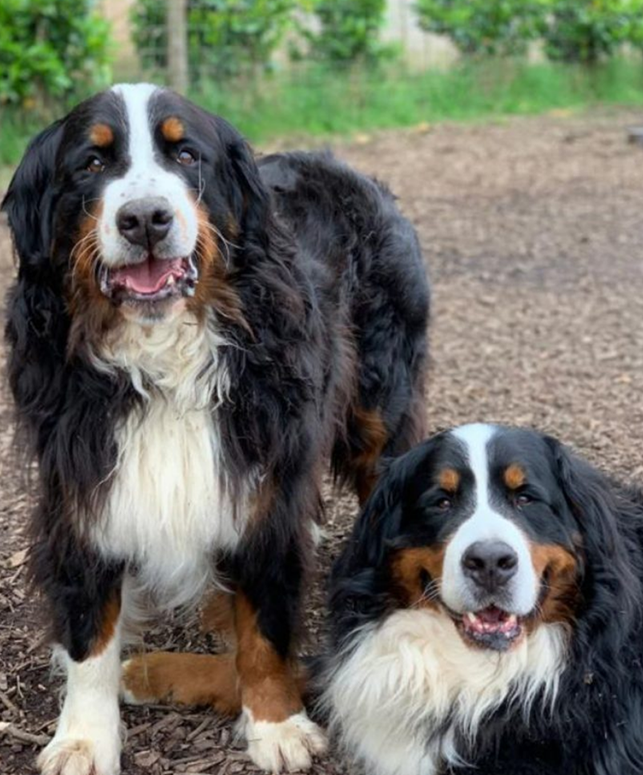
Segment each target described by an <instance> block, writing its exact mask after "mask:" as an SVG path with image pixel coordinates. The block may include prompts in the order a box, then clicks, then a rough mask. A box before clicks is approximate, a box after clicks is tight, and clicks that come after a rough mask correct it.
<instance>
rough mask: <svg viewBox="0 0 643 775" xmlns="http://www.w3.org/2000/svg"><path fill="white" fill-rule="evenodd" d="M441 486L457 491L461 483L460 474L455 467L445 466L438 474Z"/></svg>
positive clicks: (448, 490) (447, 489)
mask: <svg viewBox="0 0 643 775" xmlns="http://www.w3.org/2000/svg"><path fill="white" fill-rule="evenodd" d="M438 482H439V484H440V487H441V488H442V489H443V490H446V491H447V492H456V490H457V489H458V486H459V484H460V474H459V473H458V472H457V471H456V470H455V469H454V468H443V469H442V471H440V473H439V474H438Z"/></svg>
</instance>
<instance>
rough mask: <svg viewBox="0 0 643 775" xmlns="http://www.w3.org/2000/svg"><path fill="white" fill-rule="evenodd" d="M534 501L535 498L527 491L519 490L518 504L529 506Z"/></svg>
mask: <svg viewBox="0 0 643 775" xmlns="http://www.w3.org/2000/svg"><path fill="white" fill-rule="evenodd" d="M532 502H533V498H532V497H531V495H528V494H527V493H526V492H519V493H518V495H516V506H518V507H520V506H527V505H528V504H530V503H532Z"/></svg>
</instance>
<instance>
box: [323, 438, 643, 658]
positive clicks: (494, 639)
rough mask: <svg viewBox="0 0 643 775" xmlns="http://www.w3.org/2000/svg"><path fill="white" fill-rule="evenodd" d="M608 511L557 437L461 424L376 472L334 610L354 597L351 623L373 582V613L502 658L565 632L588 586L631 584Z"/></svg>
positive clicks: (608, 498)
mask: <svg viewBox="0 0 643 775" xmlns="http://www.w3.org/2000/svg"><path fill="white" fill-rule="evenodd" d="M616 511H617V508H616V506H615V504H614V502H613V494H612V492H611V490H610V488H609V487H608V486H607V484H606V483H605V482H604V480H603V479H602V477H600V476H599V475H598V474H597V473H596V472H595V471H594V470H593V469H591V468H590V467H589V466H588V465H586V464H585V463H583V462H582V461H579V460H578V459H576V458H575V457H573V456H572V455H571V454H570V453H569V452H568V451H567V450H566V449H565V448H564V447H563V446H562V445H561V444H559V443H558V442H557V441H556V440H554V439H551V438H549V437H546V436H543V435H542V434H539V433H536V432H534V431H530V430H521V429H513V428H504V427H498V426H492V425H467V426H463V427H460V428H457V429H455V430H453V431H449V432H446V433H442V434H439V435H437V436H435V437H434V438H432V439H430V440H429V441H427V442H425V443H424V444H422V445H420V446H419V447H417V448H416V449H414V450H413V451H411V452H410V453H408V454H407V455H405V456H403V457H402V458H400V459H399V460H397V461H395V462H393V464H392V465H391V467H390V469H389V470H388V471H387V472H386V473H385V474H384V475H383V477H382V479H381V481H380V483H379V485H378V488H377V490H376V491H375V493H374V494H373V496H372V497H371V499H370V501H369V502H368V504H367V506H366V508H365V511H364V513H363V514H362V516H361V518H360V520H359V522H358V525H357V527H356V530H355V533H354V536H353V541H352V543H351V544H350V546H349V548H348V549H347V550H346V552H345V553H344V555H343V557H342V559H341V560H340V562H339V563H338V566H337V568H336V571H335V581H334V589H335V603H336V604H338V601H343V602H342V603H341V604H339V609H341V608H342V605H344V606H346V603H347V601H348V600H350V598H351V595H352V594H353V593H355V592H357V595H356V596H355V597H354V598H353V601H352V602H351V603H349V604H348V605H347V606H346V610H353V612H355V611H356V612H357V613H358V614H359V610H360V605H361V604H360V603H359V602H357V603H356V601H357V600H359V596H360V589H361V591H363V592H364V593H366V592H367V591H368V589H369V585H372V587H371V589H372V590H374V589H377V590H378V594H379V597H380V600H386V602H385V604H384V605H383V608H384V610H383V611H382V613H384V612H385V611H390V610H391V608H393V609H394V610H397V609H401V608H421V609H428V610H430V611H433V612H434V613H435V615H437V616H440V617H448V618H449V619H451V620H452V622H453V623H454V625H455V629H456V631H457V633H458V634H459V636H460V638H461V639H463V640H464V642H465V643H466V644H467V645H468V646H470V647H471V648H475V649H481V648H482V649H491V650H495V651H500V652H502V651H508V650H510V649H512V648H513V647H514V646H515V645H516V644H518V643H520V642H521V640H522V639H523V638H524V637H525V636H526V635H528V634H529V633H530V632H532V631H534V630H535V629H536V628H538V627H540V626H541V625H542V624H550V623H560V624H563V625H566V626H569V628H570V629H572V628H573V627H574V622H575V619H576V617H577V615H578V612H579V608H580V607H581V605H583V606H585V607H587V606H588V605H589V602H588V601H587V600H585V601H583V600H582V597H583V587H584V583H585V581H586V579H587V578H588V577H589V578H591V579H593V580H596V579H600V580H602V582H603V583H605V586H606V589H607V588H609V589H610V590H611V593H613V592H614V591H615V590H616V588H617V586H618V585H619V582H621V584H622V582H623V579H627V578H629V576H628V564H627V563H628V560H627V556H626V551H625V548H624V544H623V539H622V537H621V536H620V535H619V532H618V528H617V522H616ZM609 577H612V582H609V584H608V583H607V581H606V580H607V579H608V578H609ZM631 580H632V584H631V585H629V586H630V587H631V589H632V594H634V589H635V588H636V587H637V583H636V581H635V579H633V578H632V579H631ZM360 584H361V585H362V587H361V588H360ZM627 586H628V584H622V586H621V588H620V590H619V593H620V594H622V595H623V597H622V599H621V600H620V602H619V605H620V604H623V605H625V606H626V605H627V599H626V598H627V595H628V592H627ZM595 594H598V595H599V597H600V591H599V592H598V593H595ZM366 599H367V598H366V596H365V597H363V598H362V602H364V601H365V600H366ZM598 602H600V600H598V599H597V600H594V601H592V604H594V603H598ZM349 618H352V622H353V624H355V622H356V621H357V619H356V617H355V616H353V615H352V614H350V615H349Z"/></svg>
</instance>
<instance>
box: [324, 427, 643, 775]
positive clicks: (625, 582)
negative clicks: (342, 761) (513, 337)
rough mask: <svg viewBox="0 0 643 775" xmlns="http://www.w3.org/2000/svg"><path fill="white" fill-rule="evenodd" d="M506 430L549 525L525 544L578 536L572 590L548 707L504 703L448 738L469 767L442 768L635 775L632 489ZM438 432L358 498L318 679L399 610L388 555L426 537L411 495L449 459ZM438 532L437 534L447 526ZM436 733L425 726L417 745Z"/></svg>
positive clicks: (417, 496)
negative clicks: (532, 474) (367, 628)
mask: <svg viewBox="0 0 643 775" xmlns="http://www.w3.org/2000/svg"><path fill="white" fill-rule="evenodd" d="M508 433H509V434H521V435H518V436H512V438H514V439H516V438H517V439H522V441H520V442H519V443H520V446H521V447H522V451H523V454H524V459H525V460H528V461H530V462H531V463H532V464H533V465H534V469H538V470H540V471H542V474H543V478H542V479H541V482H544V481H547V482H548V489H549V491H548V492H547V493H546V502H547V503H549V504H551V505H550V507H549V524H547V523H546V522H540V521H539V518H538V516H536V518H535V519H533V520H531V524H530V525H529V527H528V528H527V529H528V530H529V531H530V535H531V537H532V539H533V540H541V541H543V542H544V543H547V544H550V543H552V542H553V541H554V538H553V536H556V535H557V534H558V536H559V538H557V539H555V542H559V541H560V542H561V543H562V542H563V541H564V539H563V537H562V536H563V533H562V532H561V527H562V526H566V527H565V530H567V529H569V530H571V531H572V532H576V531H577V532H578V533H579V534H580V538H581V541H580V545H579V546H577V547H576V552H577V561H578V568H579V576H578V580H577V583H578V589H579V593H580V594H579V597H578V599H577V601H576V604H575V610H574V615H573V617H572V618H571V620H570V633H571V634H570V642H569V649H568V653H567V657H566V664H565V668H564V671H563V673H562V677H561V685H560V689H559V692H558V696H557V701H556V703H555V706H554V708H553V711H550V709H549V708H547V707H543V705H542V703H539V702H538V701H536V702H535V703H534V704H533V707H532V710H531V712H530V713H529V715H528V716H527V717H525V715H524V713H523V710H522V709H520V708H517V707H516V706H515V705H514V704H513V703H512V701H510V700H508V701H507V702H506V703H505V704H504V705H503V706H502V707H500V709H498V710H497V711H495V712H493V713H492V714H491V715H490V716H487V717H486V718H485V719H484V720H483V722H482V723H481V725H480V729H479V732H478V734H477V735H476V737H475V739H474V741H473V742H472V743H471V744H469V743H468V742H467V741H466V740H464V739H460V740H459V741H457V747H458V750H459V751H461V752H463V755H464V758H465V759H466V761H467V762H468V763H469V764H470V767H469V766H467V767H462V768H457V767H456V768H452V769H448V768H445V769H444V770H443V772H444V773H447V772H448V773H451V775H460V773H462V775H464V773H469V772H476V773H480V775H497V774H498V773H503V775H536V774H538V775H637V774H638V773H640V772H642V771H643V734H642V732H641V730H642V729H643V670H642V666H643V621H642V613H643V587H642V582H643V496H642V494H641V493H640V492H639V491H638V490H634V489H628V488H625V487H623V486H622V485H620V484H618V483H617V482H614V481H611V480H608V479H607V478H605V477H604V476H603V475H602V474H600V473H599V472H598V471H596V470H595V469H593V468H592V467H590V466H589V465H588V464H587V463H586V462H584V461H582V460H580V459H579V458H577V457H576V456H575V455H573V454H572V453H571V452H570V451H569V450H568V449H567V448H565V447H564V446H563V445H562V444H560V442H558V441H557V440H555V439H553V438H551V437H545V436H541V435H540V434H536V433H535V432H531V431H529V432H527V431H510V432H508ZM445 438H446V437H445V435H444V434H442V435H439V436H437V437H434V438H433V439H432V440H429V441H427V442H424V443H423V444H421V445H420V446H418V447H417V448H415V449H414V450H412V451H411V452H409V453H407V454H406V455H404V456H402V457H401V458H399V459H398V460H396V461H394V462H393V463H392V465H390V467H389V468H388V471H387V472H386V473H385V474H384V475H383V476H382V477H381V479H380V481H379V484H378V487H377V488H376V490H375V492H374V493H373V495H372V496H371V498H370V499H369V501H368V502H367V504H366V506H365V508H364V510H363V512H362V514H361V516H360V518H359V520H358V522H357V524H356V526H355V529H354V531H353V534H352V537H351V539H350V540H349V542H348V544H347V545H346V547H345V549H344V551H343V553H342V555H341V557H340V559H339V560H338V562H337V564H336V566H335V568H334V572H333V577H332V583H331V594H330V618H331V641H330V642H331V647H330V652H331V653H330V656H329V657H328V658H327V659H326V662H325V666H324V668H323V670H325V671H326V673H325V674H326V675H328V672H327V671H329V670H330V671H332V670H333V669H336V666H337V661H338V660H341V659H342V658H343V657H342V653H344V654H345V653H350V647H351V645H356V644H357V643H358V642H359V639H360V638H361V637H363V636H362V635H361V633H362V632H363V629H362V628H363V626H364V625H365V624H369V623H370V624H372V623H373V622H379V621H383V620H384V619H385V618H386V617H387V616H388V615H389V614H390V613H392V612H393V611H395V610H397V609H399V608H400V605H401V604H400V601H399V598H398V597H397V595H396V591H395V589H394V587H393V585H392V584H393V582H392V579H391V575H390V573H389V558H390V557H391V554H392V552H393V551H395V550H396V549H399V548H400V547H403V546H426V545H431V544H434V543H435V542H436V533H435V530H434V528H432V527H430V526H428V527H427V522H426V520H427V519H429V517H427V511H426V506H424V507H423V506H422V497H423V494H424V493H425V492H427V488H428V487H429V486H430V477H431V471H432V470H433V465H434V462H433V461H434V458H435V456H436V455H439V456H440V459H441V461H442V462H445V460H446V458H445V454H446V455H448V454H449V452H448V449H445V441H444V439H445ZM447 462H448V461H447ZM445 519H446V518H445ZM552 520H553V522H552ZM444 529H445V530H446V531H447V534H448V530H449V529H448V523H445V528H444ZM346 649H348V651H346ZM322 674H324V673H323V672H322ZM322 688H323V687H322ZM439 731H440V730H435V729H432V730H429V729H427V730H426V740H427V742H428V741H429V740H430V739H434V735H435V734H436V733H437V732H439ZM403 771H404V769H403V767H402V769H401V770H400V772H403Z"/></svg>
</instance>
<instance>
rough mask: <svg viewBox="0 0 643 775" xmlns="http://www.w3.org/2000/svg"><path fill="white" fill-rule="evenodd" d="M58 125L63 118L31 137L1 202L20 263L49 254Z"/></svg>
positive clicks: (32, 262) (30, 262) (35, 262)
mask: <svg viewBox="0 0 643 775" xmlns="http://www.w3.org/2000/svg"><path fill="white" fill-rule="evenodd" d="M62 128H63V121H62V120H61V121H56V122H55V123H54V124H52V125H51V126H49V127H48V128H47V129H45V130H44V131H43V132H41V133H40V134H39V135H38V136H37V137H35V138H34V139H33V140H32V141H31V143H30V144H29V147H28V148H27V150H26V152H25V155H24V156H23V158H22V161H21V162H20V165H19V166H18V169H17V170H16V172H15V174H14V176H13V179H12V180H11V183H10V184H9V190H8V191H7V195H6V196H5V198H4V201H3V203H2V210H3V211H5V212H6V213H7V216H8V218H9V226H10V227H11V231H12V233H13V239H14V244H15V247H16V251H17V253H18V257H19V258H20V263H21V265H22V264H28V265H30V266H33V267H35V266H37V265H39V264H41V263H42V262H43V261H44V260H46V259H47V258H48V257H49V248H50V243H51V238H52V215H53V203H54V196H55V194H54V186H53V180H54V170H55V163H56V154H57V152H58V147H59V145H60V140H61V136H62Z"/></svg>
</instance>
